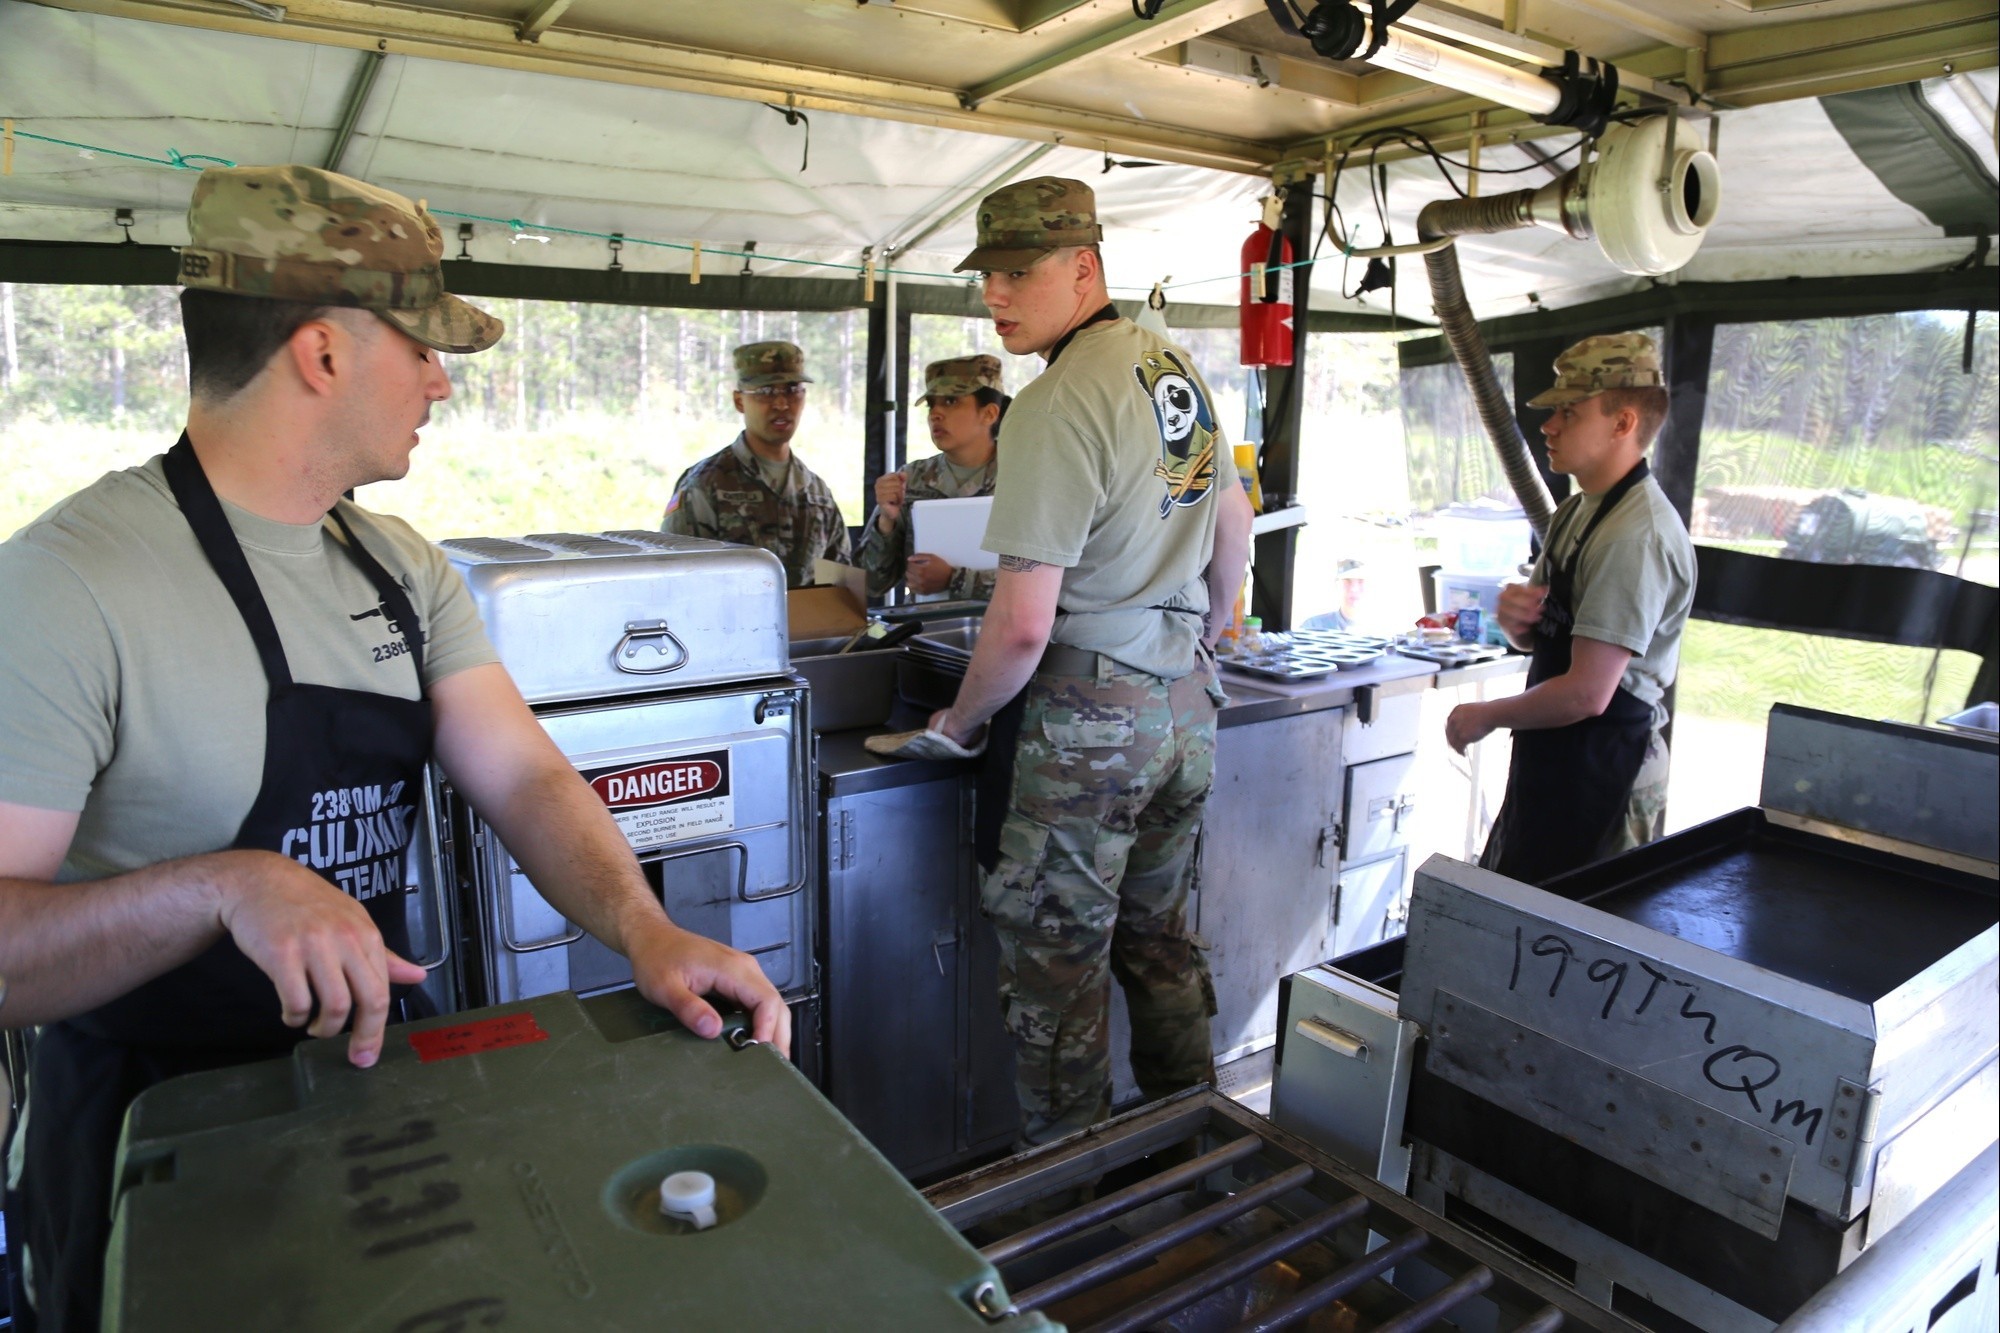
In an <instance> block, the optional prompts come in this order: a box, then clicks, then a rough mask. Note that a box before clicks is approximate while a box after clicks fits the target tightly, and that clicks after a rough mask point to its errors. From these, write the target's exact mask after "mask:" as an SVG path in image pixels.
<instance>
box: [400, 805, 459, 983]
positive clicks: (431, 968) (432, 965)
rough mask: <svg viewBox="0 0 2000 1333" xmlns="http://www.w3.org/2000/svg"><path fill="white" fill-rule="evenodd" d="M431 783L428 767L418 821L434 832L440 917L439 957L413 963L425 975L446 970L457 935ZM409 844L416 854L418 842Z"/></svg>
mask: <svg viewBox="0 0 2000 1333" xmlns="http://www.w3.org/2000/svg"><path fill="white" fill-rule="evenodd" d="M430 779H431V774H430V770H429V768H428V766H426V768H425V771H424V794H423V804H422V806H421V807H420V808H421V814H420V815H419V818H420V819H421V820H422V821H423V822H422V823H421V825H420V826H419V827H421V828H424V829H428V830H430V832H431V837H430V838H429V839H428V841H429V842H430V843H431V849H432V855H431V856H430V857H429V860H430V881H431V909H432V911H433V913H434V914H435V915H436V917H437V933H438V956H437V958H436V959H435V960H434V961H431V962H426V961H424V960H423V959H421V958H412V959H411V960H410V961H411V962H413V963H415V964H416V965H417V966H418V967H421V968H422V969H423V970H424V971H426V972H435V971H437V970H438V969H439V968H441V967H443V966H444V965H445V964H446V963H448V962H450V961H451V937H452V935H453V933H454V932H453V929H452V923H451V922H450V921H448V920H446V919H445V914H446V912H447V910H448V909H447V906H446V902H445V891H444V881H445V875H446V872H447V871H449V869H450V866H449V865H447V864H446V862H447V861H449V859H450V858H449V857H441V856H438V855H437V854H436V851H437V842H436V833H437V830H438V828H439V827H440V821H439V819H438V817H437V801H436V796H437V793H436V791H435V789H433V787H432V786H431V780H430ZM410 841H411V843H412V844H413V846H412V849H411V850H412V851H414V850H415V847H414V844H415V843H416V842H417V841H418V839H416V838H412V839H410ZM422 869H423V867H421V866H420V867H418V870H419V873H421V871H422Z"/></svg>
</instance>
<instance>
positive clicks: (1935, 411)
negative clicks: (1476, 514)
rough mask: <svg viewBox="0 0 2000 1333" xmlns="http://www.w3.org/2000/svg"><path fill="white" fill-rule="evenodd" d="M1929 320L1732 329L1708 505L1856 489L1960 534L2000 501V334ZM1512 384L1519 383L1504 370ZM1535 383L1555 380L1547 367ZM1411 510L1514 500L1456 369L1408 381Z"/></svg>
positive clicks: (1699, 487)
mask: <svg viewBox="0 0 2000 1333" xmlns="http://www.w3.org/2000/svg"><path fill="white" fill-rule="evenodd" d="M1965 326H1966V317H1965V315H1964V313H1963V312H1959V311H1919V312H1912V313H1906V314H1896V315H1871V316H1867V317H1864V318H1858V319H1817V320H1793V321H1768V322H1764V323H1756V324H1724V325H1721V326H1719V327H1718V328H1717V329H1716V332H1715V347H1714V352H1713V356H1712V358H1711V361H1710V370H1709V381H1708V402H1707V405H1706V409H1705V412H1704V417H1703V424H1702V437H1701V473H1700V476H1699V477H1698V478H1697V481H1696V492H1697V495H1699V494H1701V493H1703V492H1706V491H1708V490H1709V489H1711V488H1714V487H1742V486H1756V487H1785V488H1796V489H1799V490H1805V491H1820V490H1840V489H1842V488H1847V487H1853V488H1857V489H1861V490H1865V491H1868V492H1870V493H1872V494H1877V495H1891V496H1898V497H1902V498H1905V499H1910V500H1916V501H1919V502H1921V503H1923V504H1926V505H1935V506H1937V507H1939V508H1941V509H1944V510H1946V511H1948V512H1950V513H1951V514H1953V515H1954V516H1955V518H1954V522H1955V523H1956V524H1957V525H1958V526H1960V527H1961V528H1962V527H1963V526H1964V525H1965V523H1966V521H1967V519H1968V517H1969V515H1970V513H1971V511H1973V510H1975V509H1985V508H1991V507H1992V506H1993V504H1994V468H1995V465H1996V462H2000V459H1996V457H1995V455H1996V451H2000V387H1997V386H2000V350H1996V339H1995V331H1996V322H1995V318H1994V316H1993V315H1992V314H1991V313H1981V314H1980V315H1979V316H1978V317H1977V321H1976V323H1975V326H1974V327H1975V337H1974V340H1973V346H1972V364H1971V366H1970V368H1969V369H1968V368H1967V367H1966V365H1965V360H1964V356H1965ZM1494 363H1495V368H1496V369H1497V370H1498V372H1499V374H1500V380H1501V383H1502V384H1503V385H1505V384H1507V383H1509V382H1510V379H1511V377H1512V376H1513V375H1515V374H1519V373H1522V371H1521V370H1520V368H1519V367H1516V366H1515V365H1514V364H1513V358H1512V356H1511V355H1510V354H1507V353H1501V354H1499V355H1497V356H1496V357H1495V358H1494ZM1533 371H1534V373H1537V374H1541V375H1544V376H1546V372H1545V371H1542V370H1541V368H1539V367H1536V368H1533ZM1401 401H1402V413H1403V426H1404V434H1405V439H1406V442H1407V447H1408V449H1409V466H1410V487H1411V501H1412V508H1413V509H1414V510H1416V511H1417V512H1419V513H1428V512H1434V511H1436V510H1437V509H1439V508H1442V507H1443V506H1445V505H1448V504H1451V503H1452V502H1454V501H1462V500H1473V499H1477V498H1479V497H1481V496H1495V497H1502V498H1508V499H1510V500H1511V497H1510V496H1508V493H1507V483H1506V478H1505V476H1504V474H1503V473H1502V472H1501V470H1500V466H1499V462H1498V460H1497V459H1496V458H1495V457H1494V453H1493V449H1492V447H1491V446H1490V445H1489V444H1488V443H1487V441H1486V437H1485V434H1484V432H1483V430H1482V428H1481V426H1480V424H1479V418H1478V416H1477V414H1476V413H1475V411H1474V410H1473V405H1472V398H1471V394H1470V393H1469V392H1468V391H1467V390H1466V387H1465V384H1464V380H1463V378H1462V377H1461V376H1460V374H1459V372H1458V369H1457V367H1456V366H1452V365H1439V366H1423V367H1417V368H1414V369H1411V370H1406V371H1404V372H1403V374H1402V377H1401Z"/></svg>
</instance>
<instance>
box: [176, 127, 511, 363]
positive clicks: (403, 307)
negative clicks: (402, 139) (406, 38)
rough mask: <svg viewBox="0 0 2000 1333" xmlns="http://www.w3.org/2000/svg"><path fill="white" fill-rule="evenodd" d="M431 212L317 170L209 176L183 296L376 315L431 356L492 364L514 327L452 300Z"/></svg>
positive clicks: (212, 171) (227, 171)
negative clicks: (196, 291) (189, 290)
mask: <svg viewBox="0 0 2000 1333" xmlns="http://www.w3.org/2000/svg"><path fill="white" fill-rule="evenodd" d="M443 257H444V237H443V236H442V235H441V234H440V233H439V231H438V225H437V222H436V220H435V219H433V218H432V217H431V215H430V213H429V212H428V211H426V210H425V208H424V206H423V205H422V204H413V203H411V202H410V201H409V200H408V199H406V198H404V197H403V196H402V195H400V194H397V193H395V192H394V191H393V190H384V189H379V188H377V187H376V186H373V185H370V184H368V183H367V182H366V181H358V180H355V179H354V178H353V177H352V176H340V175H336V174H335V173H333V172H331V171H322V170H320V169H319V168H318V167H302V166H283V167H210V168H209V169H208V170H206V171H204V172H202V173H201V179H200V180H198V181H196V182H195V184H194V198H193V199H192V200H190V201H189V203H188V243H187V244H186V245H185V246H183V247H182V248H181V274H180V278H181V285H182V286H184V287H198V288H202V289H205V290H208V291H216V292H229V293H231V294H232V295H236V296H261V297H270V298H275V299H278V300H285V301H304V302H309V303H311V304H314V305H336V306H358V307H360V308H361V309H363V310H372V311H374V312H375V313H376V314H378V315H380V316H381V317H382V318H383V319H385V320H387V321H388V322H389V323H391V324H393V325H395V326H396V327H397V328H399V329H401V330H402V331H403V332H405V333H407V334H409V335H410V336H411V337H412V338H415V339H416V340H417V341H418V342H420V343H422V344H423V345H424V346H426V347H434V348H436V349H437V350H438V351H440V352H483V351H485V350H486V349H487V348H489V347H491V346H492V345H493V344H494V343H497V342H499V341H500V335H501V334H502V333H503V332H505V331H506V327H507V326H506V325H505V324H503V323H501V322H500V321H499V320H497V319H495V318H493V316H491V315H489V314H487V313H486V312H485V311H484V310H481V309H479V308H478V307H477V306H473V305H468V304H467V303H466V302H464V301H461V300H459V299H458V298H457V297H456V296H453V295H452V294H451V293H450V292H447V291H446V290H445V289H444V273H443V270H442V269H441V268H440V267H439V260H441V259H442V258H443Z"/></svg>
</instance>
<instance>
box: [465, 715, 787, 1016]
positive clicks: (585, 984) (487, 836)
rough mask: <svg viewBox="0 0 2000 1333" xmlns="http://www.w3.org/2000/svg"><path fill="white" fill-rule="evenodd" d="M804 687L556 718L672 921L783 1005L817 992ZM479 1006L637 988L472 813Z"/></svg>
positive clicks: (623, 966) (550, 725) (549, 719)
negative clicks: (745, 961)
mask: <svg viewBox="0 0 2000 1333" xmlns="http://www.w3.org/2000/svg"><path fill="white" fill-rule="evenodd" d="M805 713H806V691H805V689H804V687H803V683H802V682H797V681H795V680H788V681H786V682H785V683H784V684H782V685H780V686H779V687H777V688H772V687H770V686H769V685H768V684H767V685H766V686H764V687H762V688H757V689H750V690H745V689H741V688H738V689H734V690H717V691H710V692H703V693H699V694H685V695H673V696H666V697H654V698H650V699H639V700H631V701H614V702H606V703H602V704H598V705H594V706H571V707H567V708H561V709H549V710H545V711H543V712H541V713H540V714H539V717H540V719H541V722H542V725H543V726H544V728H546V729H547V731H548V733H549V735H550V737H551V738H552V739H553V740H554V741H555V742H556V744H557V746H558V747H560V748H561V749H562V751H563V753H564V754H565V755H567V756H568V757H569V759H570V760H571V762H573V763H574V764H576V766H577V768H578V770H579V771H580V772H581V773H582V774H583V776H584V778H585V779H586V780H587V781H588V782H590V784H591V786H592V788H593V789H594V790H595V791H596V792H597V793H598V796H599V798H600V799H602V800H603V801H604V803H605V805H606V806H607V807H608V808H609V809H610V810H611V812H612V816H613V818H614V819H616V820H617V821H618V825H619V827H620V829H621V830H622V831H623V832H624V833H625V835H626V840H627V841H628V842H630V843H631V844H632V849H633V851H634V853H635V854H636V855H637V856H638V858H639V862H640V865H641V868H642V869H643V870H644V871H645V874H646V879H647V882H648V883H649V884H650V885H651V886H652V888H653V891H654V892H655V893H657V894H659V895H660V897H661V901H662V902H663V903H664V905H665V906H666V909H667V913H668V915H669V916H671V917H672V918H673V919H674V920H675V921H676V922H677V923H678V924H680V925H682V926H684V927H686V928H687V929H689V930H692V931H695V932H697V933H699V934H702V935H706V936H708V937H709V938H711V939H716V940H720V941H722V942H723V943H726V944H730V945H733V946H734V947H736V948H738V949H742V950H744V951H745V952H746V953H750V954H752V955H754V956H755V957H756V959H757V961H758V962H759V964H761V965H762V967H763V969H764V974H765V975H766V976H767V977H769V978H770V979H771V982H772V984H773V985H775V986H777V987H778V989H779V990H781V991H783V992H784V993H785V994H786V995H788V996H796V995H802V994H805V993H808V992H809V991H810V990H811V989H812V977H813V965H812V915H811V914H812V910H813V901H812V899H813V895H812V894H810V893H808V892H806V889H807V887H808V886H809V885H810V884H811V882H812V864H811V854H812V853H811V839H810V837H809V833H810V827H809V820H810V812H809V806H808V804H807V802H808V800H809V796H810V788H809V785H808V782H809V762H810V758H811V753H810V749H811V731H810V728H809V726H808V720H807V718H806V716H805ZM467 827H468V828H469V830H470V839H469V841H470V844H471V845H470V847H469V849H468V853H469V854H468V855H467V856H466V858H465V861H466V863H467V869H468V871H469V874H468V876H467V880H468V882H469V886H470V890H471V894H470V896H471V908H470V912H469V915H470V918H471V920H472V921H473V923H474V926H475V929H474V931H473V933H472V938H471V939H469V940H468V941H467V947H468V950H469V952H470V953H471V955H472V957H471V958H469V959H468V961H467V964H466V968H465V973H466V977H467V981H468V983H469V984H471V983H473V982H474V980H475V979H477V980H478V982H480V983H483V984H482V985H481V989H483V991H484V993H483V994H482V995H480V996H478V997H476V998H475V1002H476V1003H480V1004H501V1003H506V1002H508V1001H512V1000H518V999H525V998H527V997H529V996H534V995H546V994H549V993H552V992H555V991H563V990H573V991H578V992H585V993H588V992H591V991H597V990H604V989H608V988H610V987H614V986H620V985H625V984H627V983H629V982H630V981H631V980H632V971H631V967H630V965H629V964H628V963H627V962H626V960H625V959H624V958H622V957H620V956H619V955H618V954H616V953H613V952H612V951H611V950H610V949H608V948H606V947H605V946H604V945H602V944H600V943H598V942H597V941H596V940H595V939H592V938H591V937H590V936H588V935H586V934H584V933H583V931H582V929H581V927H579V926H577V925H576V924H575V923H574V922H571V921H569V920H568V919H567V918H565V917H564V916H563V915H562V914H561V913H560V912H558V911H557V910H556V909H555V908H554V907H553V906H551V905H550V904H549V903H548V901H547V900H546V899H544V898H543V897H542V895H541V894H540V893H538V892H537V891H536V890H535V887H534V885H533V884H532V883H530V882H529V879H528V877H527V875H526V874H524V873H523V872H522V870H521V868H520V866H519V864H518V863H517V862H516V861H515V860H514V858H513V856H512V855H511V854H510V853H509V852H508V851H507V848H506V847H505V845H504V844H503V843H502V842H501V840H500V838H499V836H498V834H497V833H495V832H494V830H493V829H491V828H490V827H489V826H487V825H486V823H485V821H483V820H481V819H479V818H478V817H477V815H476V814H473V815H471V816H470V817H469V818H468V819H467Z"/></svg>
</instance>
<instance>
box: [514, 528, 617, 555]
mask: <svg viewBox="0 0 2000 1333" xmlns="http://www.w3.org/2000/svg"><path fill="white" fill-rule="evenodd" d="M526 540H528V541H531V542H539V543H541V544H542V545H544V546H553V547H556V548H557V549H559V550H564V551H574V552H576V554H578V555H631V554H633V553H634V551H635V550H637V549H642V548H639V547H638V544H637V543H636V542H628V541H618V540H615V539H613V538H611V537H609V536H604V535H600V534H598V533H595V532H531V533H529V534H528V536H527V538H526Z"/></svg>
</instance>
